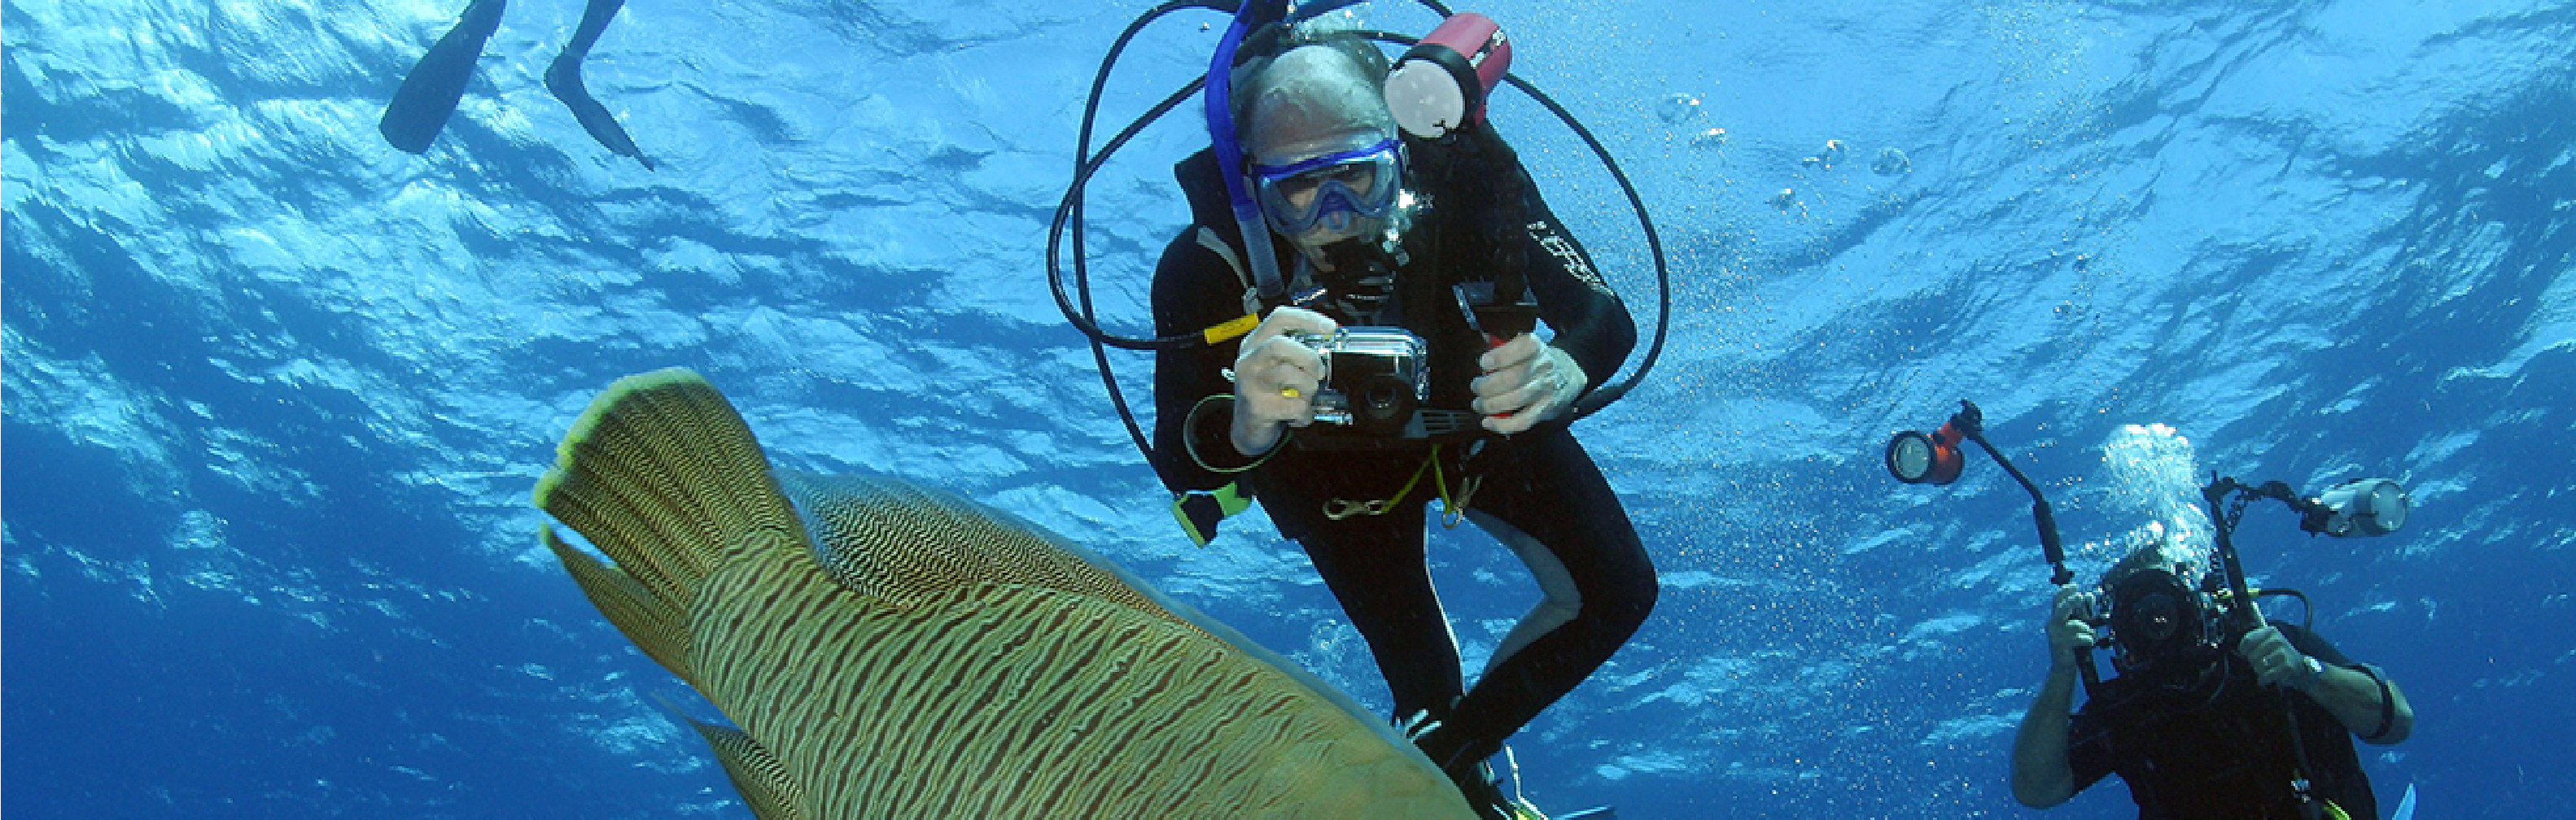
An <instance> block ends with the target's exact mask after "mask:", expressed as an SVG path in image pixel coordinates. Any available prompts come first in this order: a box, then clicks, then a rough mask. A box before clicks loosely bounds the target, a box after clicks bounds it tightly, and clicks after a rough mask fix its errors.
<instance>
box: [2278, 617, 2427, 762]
mask: <svg viewBox="0 0 2576 820" xmlns="http://www.w3.org/2000/svg"><path fill="white" fill-rule="evenodd" d="M2238 647H2239V649H2238V651H2239V653H2240V654H2243V655H2245V657H2246V659H2247V660H2248V661H2251V662H2253V664H2254V669H2255V674H2256V675H2257V676H2258V677H2260V678H2261V679H2262V680H2263V681H2264V682H2265V683H2277V684H2280V685H2283V686H2288V687H2291V688H2294V689H2297V690H2299V691H2301V692H2305V693H2307V696H2308V699H2310V700H2313V701H2316V702H2317V705H2319V706H2323V707H2325V710H2326V711H2327V712H2329V713H2331V714H2333V715H2334V716H2335V720H2337V721H2339V722H2341V723H2342V724H2343V725H2344V728H2346V729H2349V730H2351V731H2352V733H2353V734H2355V735H2358V736H2360V737H2361V739H2362V741H2363V742H2365V743H2375V744H2380V745H2388V744H2393V743H2397V742H2400V741H2403V740H2405V739H2406V736H2407V735H2409V734H2412V733H2413V732H2414V730H2415V707H2414V706H2413V705H2411V704H2409V703H2407V701H2406V693H2405V692H2404V691H2402V690H2400V689H2398V688H2397V683H2396V682H2395V681H2391V680H2388V679H2387V673H2386V672H2382V671H2380V670H2378V669H2377V668H2374V667H2365V666H2363V665H2361V664H2358V663H2354V662H2353V661H2352V659H2350V658H2347V657H2344V654H2343V652H2342V650H2338V649H2336V648H2335V647H2334V645H2333V644H2331V643H2327V642H2326V640H2325V639H2324V638H2322V637H2318V636H2317V634H2316V633H2314V632H2310V631H2308V630H2306V629H2305V628H2302V627H2298V626H2293V625H2289V624H2284V623H2281V622H2278V621H2275V622H2273V623H2271V624H2267V625H2265V626H2264V627H2263V628H2260V629H2257V630H2254V631H2253V632H2250V633H2247V634H2246V636H2245V638H2244V639H2243V640H2241V641H2240V642H2239V644H2238Z"/></svg>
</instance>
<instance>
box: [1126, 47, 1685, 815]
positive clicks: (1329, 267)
mask: <svg viewBox="0 0 2576 820" xmlns="http://www.w3.org/2000/svg"><path fill="white" fill-rule="evenodd" d="M1462 18H1475V19H1474V20H1473V21H1470V22H1471V23H1474V22H1480V21H1481V23H1482V25H1484V26H1485V27H1487V28H1488V29H1490V27H1491V23H1490V21H1484V18H1482V17H1481V16H1478V15H1472V14H1468V15H1457V16H1455V17H1452V18H1450V19H1451V21H1452V22H1453V23H1455V22H1457V21H1459V20H1461V19H1462ZM1239 19H1240V18H1239ZM1448 28H1449V25H1448V24H1444V26H1443V30H1447V29H1448ZM1441 37H1442V32H1441V31H1435V32H1434V33H1433V36H1431V37H1426V38H1424V42H1425V43H1430V42H1432V41H1433V40H1436V39H1441ZM1451 39H1455V38H1451ZM1499 42H1501V37H1500V35H1499V33H1498V32H1493V33H1490V34H1489V35H1487V39H1486V43H1487V44H1488V45H1491V44H1493V43H1499ZM1476 49H1477V46H1475V45H1469V46H1467V50H1469V51H1474V50H1476ZM1480 56H1481V55H1480ZM1403 68H1404V67H1403V66H1401V65H1399V66H1397V67H1396V69H1395V71H1394V73H1396V74H1399V75H1400V74H1402V69H1403ZM1471 70H1472V69H1471ZM1390 72H1391V70H1390V67H1389V65H1388V61H1387V59H1386V57H1385V56H1384V55H1383V54H1382V53H1380V52H1379V51H1378V49H1377V47H1376V46H1374V45H1372V44H1371V43H1370V42H1369V41H1368V40H1367V39H1366V38H1364V37H1361V36H1357V35H1356V34H1354V33H1353V32H1351V31H1348V30H1346V29H1345V30H1336V29H1334V28H1333V27H1331V26H1329V25H1326V24H1324V23H1319V22H1316V21H1313V20H1311V19H1309V20H1306V21H1271V22H1269V23H1267V24H1264V25H1260V26H1258V27H1256V28H1254V29H1252V30H1251V31H1249V32H1248V33H1247V35H1246V36H1245V37H1244V38H1243V39H1242V42H1241V45H1240V47H1239V49H1238V50H1237V51H1236V53H1235V54H1234V55H1232V58H1231V59H1229V58H1228V57H1227V56H1226V55H1224V54H1222V49H1221V54H1220V57H1219V59H1218V61H1217V63H1216V65H1214V66H1213V67H1212V69H1211V73H1210V76H1209V77H1208V86H1207V87H1208V88H1209V94H1210V96H1211V97H1213V98H1215V99H1211V100H1210V101H1209V106H1210V110H1211V114H1210V119H1211V120H1212V121H1215V122H1220V123H1222V125H1221V126H1219V127H1212V128H1211V131H1212V132H1213V133H1214V136H1215V139H1214V142H1215V143H1216V144H1215V145H1213V146H1212V147H1211V148H1210V149H1207V150H1202V151H1200V152H1198V153H1196V154H1193V155H1192V156H1190V157H1189V158H1187V159H1185V160H1183V161H1181V162H1180V163H1179V164H1178V165H1177V166H1176V169H1175V172H1176V176H1177V177H1178V181H1179V185H1180V188H1181V190H1182V191H1183V192H1184V193H1185V195H1186V196H1187V197H1188V200H1189V203H1190V207H1191V211H1192V214H1193V217H1194V224H1193V225H1191V226H1190V227H1189V228H1186V229H1184V230H1183V232H1182V233H1181V234H1180V235H1179V236H1177V237H1175V238H1173V240H1172V241H1171V243H1170V244H1169V245H1168V247H1166V248H1165V249H1164V251H1163V254H1162V257H1161V260H1160V262H1159V264H1158V266H1157V267H1156V269H1155V273H1154V281H1153V288H1152V313H1153V319H1154V324H1155V327H1156V331H1157V332H1158V333H1160V334H1164V335H1165V336H1167V337H1169V336H1177V335H1197V334H1201V333H1203V332H1204V333H1206V334H1207V335H1208V336H1209V338H1210V339H1211V340H1214V339H1218V338H1224V337H1225V336H1224V334H1225V333H1226V331H1224V330H1223V329H1222V328H1224V327H1225V326H1227V325H1229V324H1230V323H1234V324H1233V327H1234V329H1233V330H1232V331H1231V333H1233V334H1240V335H1238V336H1234V337H1232V338H1228V339H1227V340H1226V341H1223V342H1219V343H1214V344H1205V345H1196V346H1188V347H1174V348H1166V349H1159V350H1157V351H1156V354H1155V361H1154V407H1155V411H1156V413H1155V416H1156V419H1155V424H1154V446H1153V448H1152V455H1153V463H1154V467H1155V469H1156V472H1157V473H1158V474H1159V475H1160V477H1161V479H1162V481H1163V483H1164V484H1165V486H1166V487H1168V488H1169V489H1170V490H1171V491H1172V492H1174V493H1175V494H1177V496H1178V500H1177V501H1176V503H1175V514H1176V516H1177V517H1179V518H1180V519H1181V520H1182V522H1183V524H1184V526H1185V527H1187V528H1189V529H1190V531H1191V536H1192V538H1193V539H1195V540H1197V541H1199V542H1201V543H1205V542H1206V540H1207V539H1209V538H1211V537H1213V536H1214V535H1215V527H1216V524H1217V522H1218V521H1219V520H1221V519H1222V518H1223V517H1224V515H1226V514H1230V513H1232V512H1235V511H1239V510H1241V509H1243V508H1244V507H1246V506H1248V504H1249V503H1251V500H1253V499H1257V500H1258V502H1259V503H1260V504H1261V505H1262V506H1263V508H1264V509H1265V510H1266V511H1267V512H1268V514H1269V516H1270V518H1271V520H1272V522H1274V523H1275V524H1276V525H1277V526H1278V528H1279V532H1280V534H1281V535H1282V536H1283V537H1286V538H1289V539H1291V540H1294V541H1296V542H1298V543H1299V544H1300V545H1302V546H1303V547H1304V549H1305V550H1306V554H1307V555H1308V556H1309V557H1310V558H1311V559H1312V560H1313V562H1314V565H1315V568H1316V570H1317V571H1318V572H1319V573H1320V574H1321V575H1322V577H1323V580H1324V582H1325V583H1326V585H1327V586H1328V587H1329V588H1330V589H1331V590H1332V593H1333V595H1334V597H1335V598H1336V599H1338V600H1339V602H1340V603H1341V605H1342V607H1343V609H1344V610H1345V611H1346V612H1347V613H1348V614H1349V616H1350V618H1351V620H1352V622H1353V623H1354V624H1355V625H1356V626H1357V627H1358V629H1359V631H1360V634H1361V635H1362V636H1363V637H1364V638H1365V639H1366V640H1367V641H1368V644H1369V649H1370V651H1371V653H1372V654H1373V655H1374V656H1375V658H1376V660H1377V664H1378V668H1379V670H1380V672H1381V673H1382V674H1383V675H1384V677H1385V678H1386V681H1387V685H1388V688H1389V690H1390V692H1391V694H1392V695H1393V698H1394V701H1395V711H1396V715H1397V721H1398V724H1399V725H1400V726H1401V727H1403V730H1404V732H1405V734H1406V735H1407V736H1408V737H1410V738H1411V739H1412V740H1413V742H1414V743H1415V744H1416V745H1417V746H1419V747H1420V748H1421V749H1422V750H1423V751H1424V752H1425V753H1426V754H1427V755H1429V757H1430V758H1431V759H1432V761H1433V762H1435V763H1437V764H1439V765H1440V766H1441V768H1442V769H1443V770H1444V771H1446V772H1447V773H1448V774H1449V775H1450V777H1451V778H1452V779H1453V780H1455V781H1456V782H1457V784H1458V786H1459V788H1460V789H1461V790H1462V791H1463V792H1465V793H1466V794H1467V796H1468V797H1469V802H1470V803H1472V804H1474V805H1476V806H1477V808H1478V811H1479V812H1480V813H1481V814H1483V815H1484V816H1488V817H1514V816H1528V815H1529V814H1534V813H1535V812H1536V810H1535V809H1534V808H1531V807H1529V806H1528V805H1527V804H1526V803H1525V802H1522V801H1520V800H1518V799H1517V798H1507V797H1505V796H1504V795H1503V794H1502V790H1501V786H1500V785H1499V784H1498V783H1497V782H1496V778H1495V777H1494V775H1493V774H1492V769H1491V767H1490V766H1488V765H1486V761H1487V759H1488V758H1491V757H1493V756H1495V755H1496V754H1498V753H1499V752H1500V751H1501V750H1502V748H1503V742H1504V739H1505V738H1507V737H1509V736H1510V735H1511V734H1512V733H1513V732H1515V731H1517V730H1519V729H1520V728H1521V727H1522V726H1523V725H1525V724H1527V723H1528V722H1529V721H1530V720H1531V719H1533V718H1535V717H1536V716H1537V715H1538V714H1539V712H1540V711H1541V710H1543V709H1545V708H1547V706H1548V705H1549V704H1551V703H1553V702H1555V701H1556V700H1557V699H1558V698H1560V697H1562V696H1564V695H1565V694H1566V693H1567V692H1568V691H1570V690H1572V689H1573V688H1574V687H1575V686H1576V685H1577V684H1580V683H1582V682H1583V680H1584V679H1585V678H1586V677H1587V676H1589V675H1590V674H1591V673H1592V671H1593V670H1594V669H1596V668H1598V667H1599V666H1600V665H1601V664H1602V663H1603V662H1604V661H1606V660H1608V659H1609V657H1610V656H1611V654H1612V653H1613V652H1614V651H1616V650H1617V649H1618V648H1619V647H1620V645H1621V644H1622V643H1624V642H1625V641H1626V640H1627V639H1628V637H1629V636H1630V635H1631V634H1632V633H1634V632H1635V631H1636V630H1637V628H1638V626H1639V625H1640V624H1642V623H1643V622H1644V621H1645V618H1646V614H1647V612H1648V611H1649V610H1650V609H1652V608H1653V606H1654V601H1655V595H1656V578H1655V569H1654V566H1653V564H1652V563H1651V562H1650V561H1649V560H1648V558H1647V555H1646V551H1645V548H1644V546H1643V545H1642V544H1641V543H1640V542H1639V540H1638V537H1637V533H1636V531H1635V529H1634V527H1633V526H1632V525H1631V524H1630V522H1629V520H1628V516H1627V513H1626V511H1625V510H1624V509H1623V508H1622V506H1621V504H1620V502H1619V499H1618V496H1617V495H1616V494H1615V493H1614V492H1612V490H1611V488H1610V485H1609V483H1608V482H1607V481H1606V480H1604V479H1603V477H1602V475H1601V471H1600V470H1599V469H1598V468H1597V467H1596V466H1595V465H1594V464H1593V461H1592V459H1591V457H1590V456H1588V455H1587V454H1586V453H1585V452H1584V449H1583V446H1582V445H1581V444H1579V443H1578V442H1576V441H1575V439H1574V435H1573V434H1572V433H1571V432H1570V431H1569V429H1568V423H1569V422H1570V420H1571V419H1570V418H1569V416H1570V415H1571V414H1569V410H1570V409H1573V408H1575V407H1577V405H1578V399H1579V398H1580V397H1583V396H1584V395H1585V393H1586V392H1587V391H1590V390H1593V389H1594V388H1596V387H1598V386H1600V384H1601V382H1603V381H1604V380H1606V379H1607V378H1608V376H1609V375H1610V374H1611V373H1612V372H1613V371H1615V370H1617V369H1618V367H1619V364H1620V362H1621V361H1622V360H1623V359H1624V358H1625V357H1626V355H1627V354H1628V352H1629V349H1630V347H1631V346H1632V345H1633V344H1634V343H1635V340H1636V328H1635V325H1634V324H1633V322H1632V321H1631V319H1630V317H1629V315H1628V312H1627V308H1626V307H1625V305H1624V304H1623V303H1622V302H1621V301H1620V299H1619V297H1618V296H1617V295H1616V294H1615V293H1614V292H1612V291H1611V289H1610V288H1609V287H1608V286H1607V285H1606V284H1605V283H1604V282H1603V280H1602V278H1601V276H1600V275H1599V274H1598V273H1596V272H1595V270H1594V268H1593V266H1592V262H1591V259H1590V258H1589V257H1588V256H1587V255H1586V254H1585V252H1584V251H1583V248H1582V246H1581V245H1580V244H1578V243H1577V242H1576V241H1575V240H1574V238H1573V237H1572V236H1571V235H1569V234H1568V233H1567V232H1566V230H1565V228H1564V226H1563V225H1562V224H1561V223H1560V222H1559V221H1558V220H1557V219H1556V217H1555V216H1554V215H1553V214H1552V213H1551V212H1550V211H1549V210H1548V207H1547V205H1546V203H1545V202H1543V201H1542V200H1541V198H1540V196H1539V193H1538V190H1537V188H1536V186H1535V185H1534V183H1533V182H1532V180H1531V179H1530V176H1529V174H1528V173H1527V172H1526V171H1525V170H1523V168H1522V167H1521V165H1520V162H1519V160H1518V158H1517V157H1516V156H1515V155H1514V153H1513V151H1512V150H1511V148H1510V147H1509V146H1507V145H1506V144H1504V142H1503V140H1502V138H1501V137H1500V136H1499V135H1498V134H1496V133H1495V131H1494V129H1493V127H1492V125H1491V124H1490V123H1489V122H1485V121H1483V120H1482V119H1481V118H1479V117H1474V116H1473V115H1472V114H1471V115H1470V116H1469V117H1467V118H1465V119H1464V120H1463V121H1461V120H1459V119H1458V118H1452V119H1451V120H1450V121H1448V122H1445V123H1442V124H1441V125H1442V126H1443V127H1441V128H1439V129H1436V130H1437V131H1439V132H1440V133H1439V136H1437V137H1426V136H1423V135H1421V134H1419V133H1417V132H1416V131H1415V130H1414V128H1413V124H1412V123H1410V122H1408V123H1405V124H1404V127H1403V128H1402V130H1399V119H1400V118H1399V116H1398V115H1397V114H1396V113H1395V112H1393V111H1391V109H1390V106H1389V99H1388V97H1389V93H1388V92H1387V91H1386V90H1385V89H1387V88H1388V87H1389V83H1388V78H1389V76H1390ZM1495 73H1496V74H1499V72H1498V71H1497V72H1495ZM1488 84H1490V83H1488ZM1220 106H1221V107H1222V108H1221V109H1220ZM1227 131H1233V132H1235V136H1236V137H1237V138H1238V142H1237V143H1236V144H1235V145H1231V146H1229V145H1227V144H1225V143H1226V139H1227V135H1226V133H1225V132H1227ZM1228 155H1239V156H1240V157H1241V159H1240V161H1239V164H1237V163H1235V162H1231V161H1229V160H1228V159H1227V157H1228ZM1229 175H1240V176H1238V177H1237V178H1236V179H1234V180H1229V179H1227V177H1228V176H1229ZM1229 185H1241V186H1243V188H1242V189H1238V190H1246V192H1247V193H1249V194H1251V197H1250V198H1251V199H1252V200H1254V201H1255V202H1256V203H1257V206H1258V210H1257V215H1255V216H1252V217H1250V218H1246V217H1245V216H1244V215H1245V214H1246V213H1249V211H1247V210H1246V209H1241V208H1235V207H1233V204H1232V203H1233V202H1239V201H1241V200H1239V199H1233V198H1231V197H1230V195H1229V190H1228V186H1229ZM1247 189H1248V190H1247ZM1264 257H1266V259H1265V258H1264ZM1265 261H1267V262H1270V263H1273V264H1272V265H1262V264H1261V263H1262V262H1265ZM1265 267H1266V268H1269V270H1267V271H1261V272H1259V273H1258V274H1256V272H1255V269H1257V268H1265ZM1270 277H1276V279H1277V281H1278V282H1279V284H1280V285H1282V286H1284V290H1285V292H1286V293H1287V294H1288V295H1289V296H1288V298H1287V299H1286V300H1284V303H1281V302H1272V301H1271V300H1269V299H1266V298H1264V291H1265V288H1264V284H1265V283H1264V282H1262V281H1260V280H1262V279H1264V278H1270ZM1247 314H1249V315H1247ZM1252 316H1258V317H1260V318H1259V322H1258V324H1257V325H1251V317H1252ZM1541 321H1543V322H1545V323H1546V324H1547V325H1548V326H1549V327H1551V328H1553V329H1554V331H1555V333H1554V334H1553V337H1552V338H1547V337H1542V336H1541V335H1540V334H1538V333H1536V332H1534V331H1535V330H1536V324H1537V323H1539V322H1541ZM1247 325H1251V327H1250V332H1249V333H1248V334H1246V333H1243V330H1242V328H1243V327H1244V326H1247ZM1434 496H1437V497H1439V498H1440V499H1441V500H1442V501H1443V502H1444V503H1445V511H1444V515H1443V518H1444V523H1446V524H1447V525H1449V526H1455V525H1456V524H1457V522H1458V521H1459V520H1460V519H1461V518H1463V519H1464V520H1467V521H1473V522H1475V523H1476V525H1477V526H1478V527H1479V528H1480V529H1482V530H1484V531H1485V532H1487V533H1489V534H1491V535H1492V536H1493V537H1495V538H1496V539H1497V540H1499V541H1500V542H1502V543H1503V544H1504V545H1506V546H1508V547H1509V548H1511V549H1512V550H1513V551H1514V552H1515V553H1516V554H1517V555H1518V557H1519V558H1520V559H1521V560H1522V561H1523V562H1525V563H1526V564H1528V566H1529V569H1530V572H1531V574H1532V575H1533V576H1535V577H1536V579H1537V583H1538V586H1539V587H1540V589H1541V591H1542V592H1543V594H1544V600H1542V601H1541V602H1540V603H1539V604H1538V605H1537V606H1536V607H1535V608H1534V609H1533V610H1531V611H1530V612H1529V614H1528V615H1527V616H1526V617H1524V618H1523V619H1522V620H1521V621H1520V622H1519V624H1518V625H1517V626H1516V627H1515V628H1514V629H1513V630H1512V631H1511V632H1510V633H1509V635H1508V636H1507V637H1506V638H1504V639H1503V641H1502V642H1501V644H1500V645H1499V646H1498V647H1497V648H1496V649H1495V651H1494V653H1493V656H1492V659H1491V661H1490V662H1489V663H1488V664H1487V666H1486V669H1485V670H1484V673H1483V674H1482V675H1480V676H1479V677H1478V678H1477V680H1476V683H1475V685H1474V686H1472V687H1467V686H1464V685H1463V677H1462V675H1461V670H1460V668H1459V667H1460V659H1459V650H1458V646H1457V644H1456V641H1455V639H1454V637H1453V636H1452V634H1451V632H1450V629H1449V624H1448V621H1447V619H1446V616H1445V615H1444V614H1443V613H1442V611H1441V606H1440V601H1439V598H1438V597H1437V595H1436V594H1435V592H1434V590H1433V589H1432V584H1431V578H1430V572H1429V568H1428V566H1427V559H1426V553H1425V548H1424V542H1425V532H1424V528H1425V525H1426V518H1427V515H1426V507H1427V504H1428V503H1429V502H1430V500H1431V499H1432V498H1433V497H1434Z"/></svg>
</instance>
